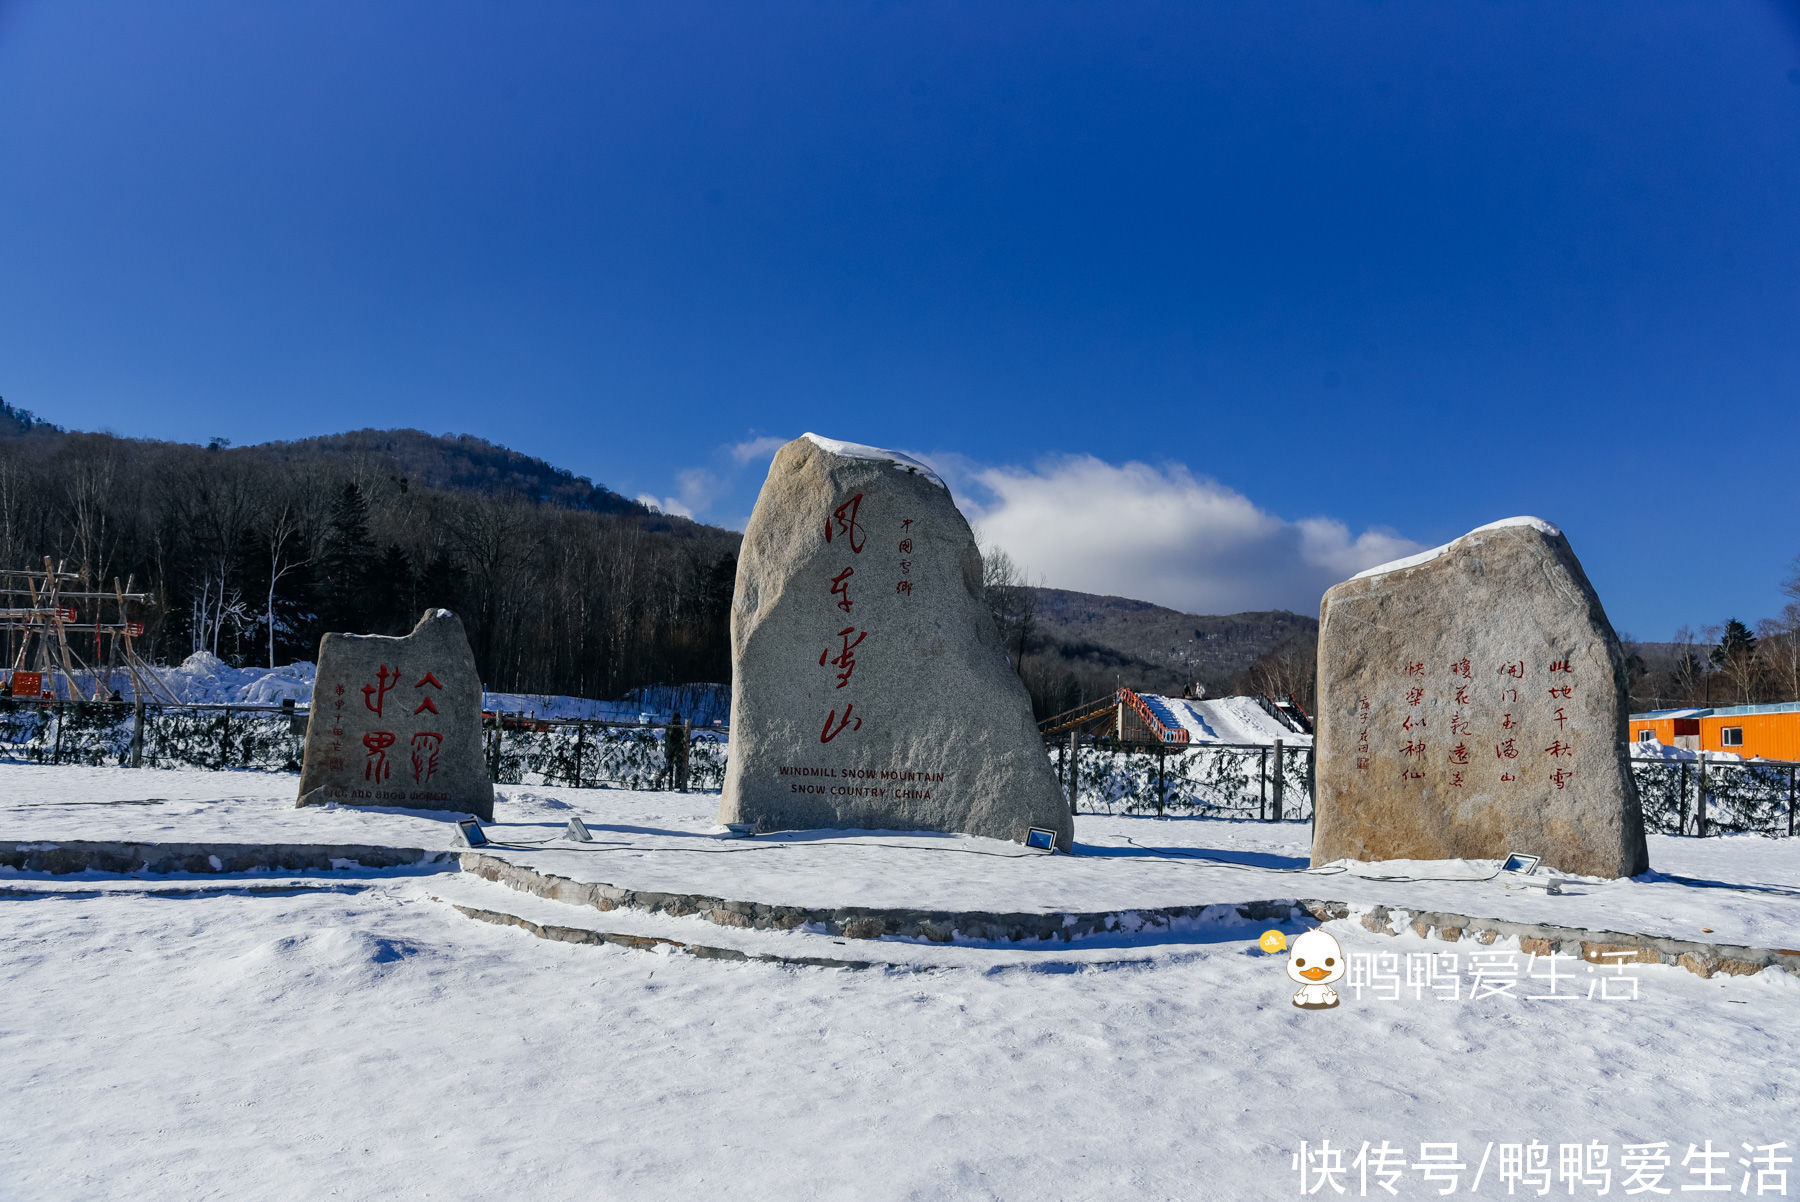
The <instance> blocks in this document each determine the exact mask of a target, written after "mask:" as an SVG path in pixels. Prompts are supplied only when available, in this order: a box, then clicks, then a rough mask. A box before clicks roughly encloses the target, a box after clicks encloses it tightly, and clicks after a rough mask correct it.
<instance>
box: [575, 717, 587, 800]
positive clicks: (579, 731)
mask: <svg viewBox="0 0 1800 1202" xmlns="http://www.w3.org/2000/svg"><path fill="white" fill-rule="evenodd" d="M586 741H587V723H585V722H581V721H577V722H576V723H575V787H576V788H577V789H579V788H581V750H582V746H583V745H584V744H585V743H586Z"/></svg>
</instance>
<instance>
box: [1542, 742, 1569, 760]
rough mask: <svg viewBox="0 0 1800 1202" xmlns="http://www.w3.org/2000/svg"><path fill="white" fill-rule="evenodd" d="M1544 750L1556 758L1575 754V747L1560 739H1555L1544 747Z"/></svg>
mask: <svg viewBox="0 0 1800 1202" xmlns="http://www.w3.org/2000/svg"><path fill="white" fill-rule="evenodd" d="M1544 750H1545V751H1546V752H1548V753H1549V754H1550V755H1551V756H1553V757H1556V758H1561V757H1563V756H1570V755H1574V754H1575V749H1574V748H1573V747H1571V746H1569V745H1568V744H1567V743H1565V742H1563V741H1562V740H1561V739H1557V740H1556V741H1555V742H1553V743H1551V744H1550V746H1548V747H1546V748H1544Z"/></svg>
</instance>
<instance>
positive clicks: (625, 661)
mask: <svg viewBox="0 0 1800 1202" xmlns="http://www.w3.org/2000/svg"><path fill="white" fill-rule="evenodd" d="M738 541H739V536H738V534H737V533H735V532H734V531H730V530H722V529H719V528H717V527H712V526H705V525H701V524H699V523H695V522H691V521H688V520H687V519H685V518H680V517H674V516H670V515H664V514H660V513H656V512H654V511H652V510H649V509H647V508H645V507H644V506H642V505H639V504H637V503H636V502H634V501H630V500H627V499H626V498H624V497H622V496H620V495H619V494H617V493H615V492H612V491H610V490H608V489H606V488H604V487H601V486H598V485H595V484H593V483H592V482H590V481H588V480H584V479H581V478H578V477H576V476H574V475H572V474H571V473H569V472H567V471H563V470H562V469H559V468H556V467H553V466H552V465H550V464H548V463H544V462H543V461H541V460H537V459H532V458H530V457H528V456H525V455H521V454H519V453H518V452H515V451H511V450H508V449H507V448H505V447H500V446H496V445H494V444H492V443H488V442H485V441H483V440H481V439H477V438H471V437H468V436H466V435H465V436H444V437H439V436H434V435H429V434H424V433H421V432H419V431H416V430H394V431H377V430H361V431H356V432H354V433H350V434H341V435H332V436H329V437H325V438H316V439H307V440H303V441H298V442H285V443H269V444H264V445H260V446H248V447H230V446H226V445H224V444H223V443H219V442H215V443H214V444H213V445H210V446H207V447H200V446H194V445H190V444H185V443H172V442H157V441H150V440H143V439H126V438H118V437H115V436H112V435H109V434H93V433H80V432H71V431H65V430H62V429H60V428H59V427H56V426H54V425H50V424H48V423H45V422H41V421H39V420H38V419H36V418H35V417H34V416H33V415H32V414H30V413H28V412H26V411H24V410H21V409H17V408H14V407H12V406H9V405H6V404H5V403H4V402H0V565H4V566H8V567H14V568H19V567H25V566H27V565H31V564H39V563H41V562H42V560H43V557H44V556H45V555H49V556H50V557H51V558H52V559H54V560H56V561H58V562H59V563H62V564H64V565H65V566H66V567H67V568H69V569H70V570H73V571H85V572H87V573H88V574H89V576H90V577H91V578H92V579H93V580H95V581H96V582H102V583H104V582H110V581H111V580H112V579H113V578H114V577H118V578H120V579H125V578H127V577H129V578H134V579H135V581H136V585H137V587H138V588H139V589H141V590H145V591H149V592H152V593H154V594H155V596H156V598H157V605H156V607H155V608H154V610H153V611H152V612H151V613H149V614H148V615H146V617H147V620H148V624H149V632H148V636H147V640H148V643H149V647H148V650H149V652H150V654H152V655H153V656H154V657H156V658H159V659H162V660H165V661H178V660H181V659H183V658H185V657H186V656H187V655H189V654H191V653H192V652H193V651H196V650H201V649H204V650H207V651H211V652H213V653H214V654H217V655H218V656H220V657H221V658H223V659H226V660H228V661H230V662H233V663H238V664H254V663H264V664H266V663H269V662H271V661H272V662H276V663H285V662H289V661H291V660H295V659H308V660H310V659H312V658H314V656H315V655H316V654H317V648H318V640H319V636H320V634H322V633H323V632H324V631H326V630H358V631H370V632H376V633H384V634H400V633H404V632H405V631H407V630H409V629H410V628H411V627H412V625H413V623H414V622H415V621H417V619H418V616H419V614H420V613H421V612H422V611H423V610H424V609H426V608H428V607H432V606H443V607H445V608H448V609H452V610H455V611H457V612H458V613H460V614H461V615H462V616H463V618H464V622H465V625H466V626H467V627H468V630H469V635H470V640H471V642H472V643H473V644H474V647H475V653H476V659H477V663H478V666H479V667H480V669H481V673H482V676H483V678H484V679H485V680H486V682H487V683H488V684H489V686H490V687H493V688H496V689H504V690H511V691H534V692H559V693H573V694H579V695H583V696H591V697H611V696H616V695H618V694H619V693H622V692H624V691H625V690H627V689H630V688H632V687H634V686H637V685H640V684H650V683H655V682H660V681H687V680H714V681H722V680H726V679H729V672H730V662H729V650H728V637H729V614H730V604H731V592H732V587H733V584H734V581H735V578H736V566H737V560H736V555H737V546H738Z"/></svg>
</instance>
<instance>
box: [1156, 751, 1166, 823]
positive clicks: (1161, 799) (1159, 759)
mask: <svg viewBox="0 0 1800 1202" xmlns="http://www.w3.org/2000/svg"><path fill="white" fill-rule="evenodd" d="M1168 758H1169V749H1168V748H1167V747H1165V746H1164V745H1163V744H1161V743H1158V744H1157V745H1156V816H1157V817H1158V818H1161V817H1162V816H1163V804H1164V803H1165V802H1166V801H1167V800H1168V796H1169V790H1168V786H1167V785H1166V784H1165V783H1164V782H1165V780H1166V779H1167V778H1166V777H1165V775H1164V772H1163V769H1164V766H1165V765H1166V764H1167V762H1168Z"/></svg>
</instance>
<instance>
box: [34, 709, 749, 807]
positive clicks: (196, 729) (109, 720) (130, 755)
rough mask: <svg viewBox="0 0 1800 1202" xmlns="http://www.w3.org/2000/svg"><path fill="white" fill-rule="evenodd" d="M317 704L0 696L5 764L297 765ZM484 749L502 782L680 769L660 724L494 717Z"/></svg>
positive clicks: (702, 767) (694, 749) (650, 775)
mask: <svg viewBox="0 0 1800 1202" xmlns="http://www.w3.org/2000/svg"><path fill="white" fill-rule="evenodd" d="M306 719H307V711H306V710H304V709H292V708H287V707H283V706H274V705H179V706H177V705H153V704H148V703H146V704H144V705H133V704H132V703H130V702H106V701H59V702H54V703H42V702H35V701H33V702H13V703H11V704H10V705H8V704H5V703H0V763H26V764H85V765H89V766H92V767H118V768H139V767H141V768H206V769H214V770H217V769H250V770H255V771H263V772H298V771H299V770H300V759H301V755H302V752H303V750H304V747H305V742H306ZM727 734H728V732H727V731H726V730H725V729H724V728H722V727H702V728H699V729H696V730H694V731H693V732H692V734H691V735H690V737H689V740H688V788H689V789H690V790H711V789H717V788H719V787H720V786H721V785H722V784H723V783H724V780H725V747H726V742H725V740H726V737H727ZM482 749H483V752H484V754H485V755H486V757H487V762H488V769H489V772H490V773H491V774H492V775H493V778H494V780H495V781H496V782H497V783H500V784H515V785H566V786H573V787H575V788H584V789H591V788H622V789H668V788H672V787H674V784H675V782H676V773H675V770H674V767H673V766H672V765H671V764H670V762H669V757H668V754H667V748H666V746H665V731H664V728H663V727H661V726H648V725H637V724H631V723H619V722H603V721H598V720H573V719H571V720H560V719H559V720H545V719H522V718H518V717H514V716H511V715H499V716H495V715H488V716H486V717H484V718H483V720H482Z"/></svg>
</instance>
